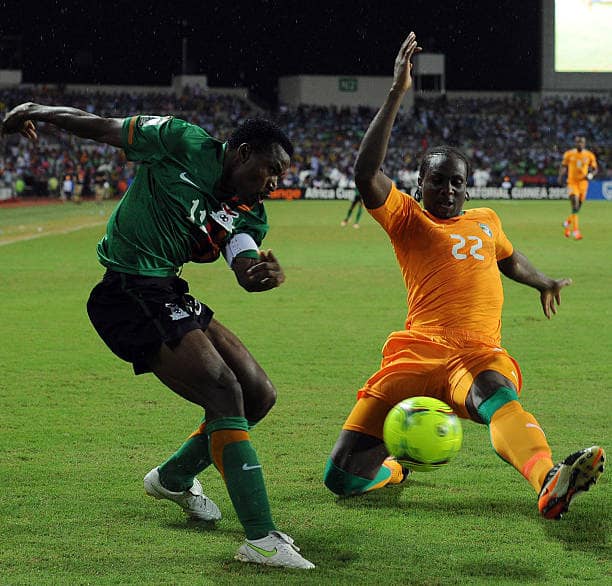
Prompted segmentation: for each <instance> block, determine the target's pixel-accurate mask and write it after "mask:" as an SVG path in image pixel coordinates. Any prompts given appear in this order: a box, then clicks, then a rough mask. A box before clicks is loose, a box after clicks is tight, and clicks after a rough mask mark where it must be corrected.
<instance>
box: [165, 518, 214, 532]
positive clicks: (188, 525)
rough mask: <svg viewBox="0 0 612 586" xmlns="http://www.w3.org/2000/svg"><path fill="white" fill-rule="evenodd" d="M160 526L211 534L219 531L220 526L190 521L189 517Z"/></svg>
mask: <svg viewBox="0 0 612 586" xmlns="http://www.w3.org/2000/svg"><path fill="white" fill-rule="evenodd" d="M159 524H160V526H163V527H167V528H168V529H173V530H176V531H196V532H209V531H218V530H219V524H218V523H215V522H214V521H198V520H196V519H188V518H187V517H185V518H184V519H176V520H172V521H166V522H163V521H162V522H160V523H159Z"/></svg>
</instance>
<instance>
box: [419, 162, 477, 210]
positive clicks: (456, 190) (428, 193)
mask: <svg viewBox="0 0 612 586" xmlns="http://www.w3.org/2000/svg"><path fill="white" fill-rule="evenodd" d="M466 187H467V168H466V164H465V161H463V159H460V158H459V157H456V156H454V155H443V154H440V155H434V156H433V157H431V159H430V161H429V168H428V170H427V172H426V174H425V176H424V177H423V178H422V181H421V189H422V191H423V206H424V207H425V209H426V210H427V211H428V212H429V213H430V214H432V215H434V216H436V217H437V218H441V219H443V220H444V219H448V218H454V217H455V216H458V215H459V214H460V213H461V210H462V208H463V204H464V203H465V190H466Z"/></svg>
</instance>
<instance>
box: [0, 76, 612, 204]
mask: <svg viewBox="0 0 612 586" xmlns="http://www.w3.org/2000/svg"><path fill="white" fill-rule="evenodd" d="M24 101H34V102H38V103H44V104H56V105H71V106H74V107H76V108H80V109H82V110H86V111H89V112H94V113H96V114H98V115H101V116H115V117H121V116H128V115H132V114H137V113H141V114H152V115H175V116H177V117H180V118H183V119H185V120H188V121H190V122H194V123H196V124H199V125H200V126H202V127H203V128H205V129H206V130H207V131H208V132H209V133H211V134H212V135H214V136H216V137H218V138H221V139H227V138H228V136H229V134H230V133H231V132H232V130H233V129H234V128H235V127H236V126H237V124H239V123H240V121H242V120H243V119H244V118H247V117H252V116H265V117H269V118H272V119H274V120H276V121H277V122H278V123H279V124H280V126H281V127H282V128H283V129H285V130H286V131H287V133H288V134H289V136H290V138H291V139H292V141H293V142H294V145H295V155H294V157H293V161H292V165H291V168H290V170H289V172H288V173H287V175H286V176H285V177H284V179H283V185H282V186H283V187H286V188H293V187H301V188H304V187H311V186H314V187H325V188H330V187H351V186H354V183H353V181H352V176H353V163H354V161H355V157H356V154H357V149H358V147H359V143H360V141H361V138H362V136H363V133H364V132H365V129H366V128H367V127H368V124H369V122H370V120H371V119H372V117H373V116H374V114H375V109H373V108H368V107H359V108H336V107H319V106H316V107H315V106H300V107H297V108H294V107H288V106H283V105H281V106H280V107H279V108H278V110H276V111H273V112H268V111H264V110H261V109H260V108H258V107H257V106H255V105H254V104H252V103H251V102H249V101H247V100H245V99H243V98H240V97H236V96H228V95H222V94H212V93H208V92H205V91H199V90H197V89H195V90H193V89H189V88H188V89H187V90H186V91H184V92H183V94H182V95H174V94H159V93H151V94H129V93H114V94H113V93H91V92H87V93H74V92H65V91H64V90H62V89H61V88H58V87H55V86H40V87H36V88H34V89H33V88H27V89H25V88H19V89H10V90H1V91H0V116H1V117H4V114H5V113H6V111H8V109H10V108H12V107H13V106H15V105H17V104H20V103H22V102H24ZM611 101H612V100H611V99H610V98H609V97H607V96H597V97H572V98H570V97H560V96H557V97H543V98H542V99H541V100H539V101H538V104H537V105H533V103H532V101H531V99H530V98H529V96H528V95H524V96H521V95H512V96H510V97H507V98H462V99H453V100H447V99H446V98H445V97H444V96H442V97H437V98H419V97H417V98H415V103H414V108H413V109H411V110H410V111H404V112H402V113H401V114H400V116H399V118H398V123H397V124H396V126H395V128H394V131H393V136H392V139H391V143H390V146H389V151H388V154H387V157H386V161H385V172H386V173H387V174H388V175H389V176H391V177H393V178H394V179H395V181H396V182H397V183H398V185H399V186H400V187H401V188H403V189H404V190H406V191H409V192H410V191H411V190H413V189H414V187H415V186H416V179H417V175H418V164H419V161H420V158H421V156H422V154H423V152H424V151H425V150H426V149H427V147H428V146H433V145H436V144H441V143H446V144H452V145H455V146H458V147H460V148H461V149H463V150H464V151H465V152H466V153H467V154H468V155H469V157H470V158H471V161H472V170H473V173H472V176H471V178H470V184H473V185H477V186H482V187H485V186H501V185H502V184H504V183H506V185H507V184H508V182H509V183H511V184H512V185H514V186H521V185H548V186H556V185H557V175H558V170H559V166H560V163H561V157H562V154H563V152H564V151H565V150H567V149H569V148H572V147H573V137H574V135H575V134H576V133H580V134H584V135H585V136H586V138H587V148H588V149H590V150H592V151H594V152H595V154H596V156H597V158H598V161H599V164H600V171H599V174H598V179H610V178H611V177H612V168H611V167H609V166H608V162H609V161H610V150H611V148H612V145H611V141H612V139H611V138H610V137H611V133H610V128H611V120H610V117H611V115H610V110H611V109H610V105H611ZM39 136H40V138H39V141H38V143H37V144H32V143H29V142H27V141H26V140H25V139H23V138H21V137H19V136H10V137H8V138H7V140H5V141H4V142H3V144H2V150H1V151H0V187H3V186H4V187H10V188H11V189H13V190H14V192H15V195H35V196H49V197H60V198H63V199H74V200H76V201H78V200H79V198H80V197H88V196H95V197H96V198H99V199H103V198H110V197H114V196H117V195H121V194H123V193H124V192H125V190H126V189H127V187H128V186H129V184H130V182H131V181H132V179H133V176H134V173H135V167H134V164H133V163H130V162H127V161H126V160H125V158H124V156H123V153H122V151H121V150H119V149H115V148H112V147H109V146H107V145H100V144H98V143H95V142H92V141H86V140H81V139H79V138H76V137H71V136H68V135H66V134H63V133H59V132H58V131H57V130H56V129H55V128H54V127H53V126H50V125H47V126H45V125H41V126H40V127H39Z"/></svg>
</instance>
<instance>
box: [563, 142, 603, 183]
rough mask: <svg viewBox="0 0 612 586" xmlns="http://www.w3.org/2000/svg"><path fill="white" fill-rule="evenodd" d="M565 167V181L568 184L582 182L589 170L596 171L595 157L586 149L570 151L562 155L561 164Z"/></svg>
mask: <svg viewBox="0 0 612 586" xmlns="http://www.w3.org/2000/svg"><path fill="white" fill-rule="evenodd" d="M561 164H562V165H563V166H565V167H567V180H568V182H570V183H575V182H577V181H584V180H585V179H586V178H587V174H588V172H589V169H593V170H595V169H597V159H596V158H595V155H594V154H593V153H592V152H591V151H588V150H586V149H583V150H582V151H578V150H577V149H571V150H569V151H566V152H565V153H564V154H563V161H562V163H561Z"/></svg>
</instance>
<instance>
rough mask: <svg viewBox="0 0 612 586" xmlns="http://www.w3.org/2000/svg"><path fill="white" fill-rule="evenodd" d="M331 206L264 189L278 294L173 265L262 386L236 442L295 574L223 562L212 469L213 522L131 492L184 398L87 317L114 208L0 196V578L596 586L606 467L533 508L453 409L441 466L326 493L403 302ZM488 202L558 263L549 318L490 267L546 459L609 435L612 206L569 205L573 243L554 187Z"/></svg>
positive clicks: (234, 538) (380, 246)
mask: <svg viewBox="0 0 612 586" xmlns="http://www.w3.org/2000/svg"><path fill="white" fill-rule="evenodd" d="M347 205H348V204H347V203H346V202H310V201H298V202H270V204H269V205H268V213H269V217H270V223H271V226H272V229H271V232H270V235H269V237H268V239H267V242H266V245H267V246H269V247H271V248H273V249H274V251H275V252H276V254H277V256H278V257H279V259H280V261H281V263H282V264H283V266H284V268H285V272H286V274H287V282H286V283H285V284H284V285H283V286H282V287H280V288H279V289H277V290H274V291H271V292H268V293H265V294H248V293H246V292H244V291H243V290H241V289H240V288H239V287H238V286H237V284H236V283H235V279H234V277H233V274H232V273H231V272H230V271H229V270H228V269H227V267H226V266H225V265H224V264H222V263H221V262H218V263H216V264H213V265H187V266H186V267H185V271H184V276H185V277H186V278H187V280H188V281H189V282H190V284H191V289H192V292H193V293H194V294H195V295H196V296H197V297H198V298H200V299H201V300H203V301H205V302H206V303H207V304H209V305H210V306H211V307H212V308H213V309H214V310H215V311H216V316H217V318H218V319H220V320H221V321H222V322H223V323H225V324H226V325H228V326H229V327H230V328H232V329H233V330H234V331H235V332H236V333H237V334H238V335H239V336H240V337H241V338H242V339H243V341H244V342H245V343H246V344H247V346H248V347H249V348H250V350H251V351H252V352H253V354H254V355H255V356H256V357H257V359H258V360H259V362H260V363H261V364H262V365H263V366H264V368H265V369H266V370H267V371H268V373H269V375H270V377H271V379H272V380H273V381H274V382H275V384H276V386H277V388H278V391H279V400H278V403H277V405H276V407H275V408H274V409H273V410H272V412H271V413H270V414H269V416H268V417H267V418H266V419H265V420H264V421H263V422H262V423H261V424H260V425H258V426H257V427H256V428H255V430H254V431H253V432H252V440H253V443H254V445H255V447H256V449H257V451H258V453H259V457H260V459H261V461H262V464H263V465H264V472H265V476H266V480H267V485H268V491H269V495H270V500H271V503H272V508H273V514H274V517H275V520H276V522H277V525H278V527H279V528H280V529H281V530H283V531H286V532H288V533H289V534H290V535H292V536H293V537H294V538H295V540H296V543H297V544H298V545H300V546H301V548H302V551H303V553H304V555H305V556H306V557H307V558H308V559H310V560H312V561H313V562H314V563H315V564H316V565H317V568H316V569H315V570H314V571H312V572H308V573H307V572H300V571H287V570H279V569H275V568H264V567H260V566H255V565H246V564H241V563H240V562H235V561H233V559H232V558H233V554H234V552H235V550H236V549H237V547H238V546H239V544H240V542H241V540H242V529H241V526H240V524H239V522H238V520H237V518H236V515H235V514H234V511H233V509H232V507H231V504H230V501H229V497H228V496H227V493H226V492H225V488H224V485H223V483H222V481H221V479H220V477H219V475H218V474H217V473H216V471H215V470H213V469H209V470H208V471H207V472H206V473H204V474H203V475H202V476H201V478H200V479H201V481H202V483H203V485H204V487H205V491H206V492H207V494H209V496H210V497H211V498H213V499H214V500H215V501H216V502H217V504H219V506H220V508H221V509H222V512H223V514H224V519H223V520H222V521H221V522H220V523H219V524H218V526H217V528H216V529H213V528H210V527H207V526H203V525H198V524H190V523H187V522H185V521H184V520H183V516H182V513H181V511H180V510H179V509H178V507H176V506H175V505H173V504H172V503H169V502H166V501H154V500H153V499H149V498H146V497H145V496H144V494H143V489H142V477H143V476H144V474H145V473H146V472H147V471H148V470H149V469H150V468H151V467H152V466H154V465H156V464H158V463H160V462H161V461H163V460H164V459H165V458H166V457H167V456H168V455H169V454H170V453H171V452H172V451H173V450H174V449H175V448H176V447H178V446H179V445H180V443H181V442H182V441H183V439H184V438H185V437H186V436H187V435H188V434H189V433H190V432H191V431H192V430H193V429H194V428H195V426H196V425H197V423H198V421H199V419H200V412H199V410H198V408H197V407H196V406H194V405H191V404H188V403H187V402H185V401H183V400H182V399H180V398H179V397H177V396H174V395H173V394H172V393H171V392H170V391H168V390H167V389H166V388H165V387H163V386H162V385H161V384H160V383H159V382H157V380H156V379H155V378H154V377H153V376H152V375H145V376H140V377H134V376H133V375H132V374H131V369H130V366H129V365H128V364H125V363H122V362H121V361H120V360H119V359H117V358H115V357H114V356H113V355H112V354H111V353H110V352H109V351H108V350H107V349H106V347H105V346H104V344H103V343H102V342H101V341H100V340H99V338H98V337H97V335H96V334H95V332H94V331H93V329H92V327H91V326H90V324H89V322H88V319H87V316H86V312H85V302H86V299H87V296H88V294H89V290H90V289H91V287H92V286H93V285H94V284H95V283H96V282H97V280H98V279H99V278H100V276H101V274H102V268H101V267H100V266H99V265H98V264H97V261H96V258H95V245H96V242H97V240H98V239H99V237H100V236H101V234H102V232H103V224H104V222H105V220H106V218H107V217H108V214H109V213H110V209H111V207H110V204H105V205H104V206H97V205H96V204H93V203H84V204H82V205H81V206H72V205H70V204H66V205H50V206H42V207H30V208H17V209H6V208H2V207H0V277H1V281H0V292H1V295H2V304H0V324H1V328H2V329H1V331H2V338H1V340H2V341H1V345H0V364H1V365H2V371H3V372H2V377H1V379H0V405H1V408H0V486H1V487H2V490H1V491H0V519H1V521H0V543H1V547H0V584H2V585H21V584H28V585H31V584H52V585H56V584H62V585H63V584H66V585H75V584H95V585H98V584H100V585H104V584H174V585H183V584H184V585H190V586H191V585H193V584H206V585H208V584H210V585H213V584H214V585H219V584H232V585H234V586H235V585H237V584H334V585H335V584H351V585H356V584H428V585H434V584H524V583H530V584H568V585H569V584H578V583H583V582H584V583H586V582H588V583H590V584H609V583H610V580H611V579H612V577H611V569H612V565H611V564H610V545H609V530H610V510H611V508H610V491H609V481H608V478H607V477H606V475H604V476H603V477H602V479H601V481H600V483H599V484H598V485H597V486H596V487H595V488H594V489H593V490H592V492H590V493H588V494H587V495H584V496H583V497H581V498H579V499H577V500H576V501H575V502H574V504H573V505H572V509H571V510H570V512H569V513H568V514H567V515H566V517H565V518H564V520H562V521H560V522H549V521H545V520H543V519H540V518H539V516H538V513H537V507H536V496H535V494H534V493H533V490H532V489H531V487H530V486H529V485H528V483H527V482H526V481H525V480H524V479H523V478H522V477H521V476H520V475H519V474H518V473H517V472H515V471H514V470H513V469H512V468H511V467H509V466H508V465H506V464H504V463H503V462H501V461H500V460H499V458H497V456H496V455H495V453H494V452H493V450H492V449H491V447H490V444H489V439H488V433H487V430H486V428H484V427H481V426H477V425H475V424H472V423H470V422H465V423H464V446H463V448H462V450H461V452H460V453H459V454H458V456H457V457H456V459H455V460H454V461H453V462H452V463H451V464H449V465H448V466H447V467H446V468H443V469H441V470H438V471H436V472H431V473H421V474H414V476H413V477H412V478H410V479H409V480H408V481H407V482H406V483H405V484H404V485H402V486H401V487H393V488H388V489H384V490H381V491H377V492H375V493H372V494H370V495H366V496H364V497H360V498H353V499H341V500H338V499H336V498H335V497H334V496H333V495H332V494H331V493H329V492H328V491H327V490H326V489H325V487H324V486H323V484H322V474H323V467H324V464H325V461H326V459H327V456H328V454H329V451H330V450H331V447H332V445H333V444H334V442H335V440H336V437H337V434H338V432H339V430H340V427H341V425H342V423H343V421H344V419H345V417H346V415H347V414H348V412H349V410H350V408H351V407H352V405H353V403H354V399H355V391H356V389H358V388H359V387H360V385H361V384H362V383H363V381H364V380H365V378H367V377H368V376H369V375H370V374H371V373H372V372H373V371H374V370H375V369H376V368H377V366H378V362H379V355H380V348H381V346H382V344H383V342H384V340H385V337H386V335H387V334H388V332H389V331H391V330H393V329H399V328H401V327H402V324H403V320H404V317H405V292H404V290H403V285H402V281H401V277H400V273H399V270H398V268H397V265H396V263H395V259H394V256H393V252H392V250H391V247H390V245H389V243H388V240H387V238H386V236H385V234H384V233H383V232H382V230H381V229H380V228H379V227H378V226H377V225H376V224H375V223H374V222H373V221H372V220H371V218H369V217H367V216H365V215H364V219H363V221H362V226H361V228H360V229H359V230H355V229H353V228H352V227H350V226H349V227H346V228H341V227H340V220H341V219H342V217H343V216H344V213H345V211H346V207H347ZM470 205H479V204H478V203H477V202H471V203H470ZM486 205H489V206H491V207H493V208H495V209H496V210H497V211H498V213H499V214H500V216H501V218H502V221H503V223H504V227H505V229H506V232H507V234H508V236H509V237H510V239H511V240H512V241H513V243H514V244H515V246H516V247H517V248H518V249H520V250H521V251H522V252H524V253H525V254H527V256H528V257H529V258H530V259H531V260H532V261H533V262H534V264H536V266H538V267H539V268H540V269H542V270H543V271H544V272H546V273H547V274H550V275H552V276H557V277H561V276H570V277H572V278H573V279H574V284H573V285H572V286H571V287H568V288H566V289H565V290H564V291H563V299H562V305H561V308H560V311H559V314H558V315H557V316H555V317H554V318H553V319H552V320H551V321H547V320H546V319H545V318H544V316H543V314H542V312H541V309H540V304H539V296H538V294H537V292H536V291H534V290H531V289H528V288H526V287H523V286H520V285H517V284H515V283H512V282H509V281H508V280H504V286H505V291H506V305H505V313H504V328H503V336H504V345H505V346H506V347H507V348H508V349H509V350H510V352H511V353H512V354H513V355H514V356H515V357H516V358H517V360H518V361H519V363H520V365H521V368H522V370H523V375H524V379H525V386H524V389H523V404H524V405H525V407H526V408H527V409H528V410H530V411H532V412H533V413H534V414H535V415H536V417H537V418H538V420H539V422H540V423H541V424H542V426H543V427H544V429H545V430H546V432H547V436H548V439H549V442H550V444H551V446H552V448H553V452H554V454H555V458H556V459H561V458H563V457H565V456H566V455H567V454H568V453H570V452H572V451H574V450H576V449H578V448H581V447H585V446H589V445H592V444H594V443H599V444H601V445H603V446H604V447H607V448H608V451H609V452H612V445H611V443H610V434H609V414H610V412H611V411H612V400H611V398H610V381H611V380H612V377H611V373H612V366H611V361H610V357H611V356H612V334H611V333H610V323H611V320H610V315H611V312H612V310H611V308H610V290H612V271H611V270H610V266H611V264H610V259H609V256H610V250H611V248H612V236H611V231H610V226H612V205H611V204H610V203H608V202H589V201H587V202H586V204H585V206H584V208H583V210H582V211H581V213H580V219H581V227H582V229H583V233H584V236H585V238H584V240H583V241H581V242H574V241H569V240H566V239H565V238H563V236H562V228H561V221H562V220H563V218H564V217H565V215H566V214H567V212H568V209H569V204H568V203H567V202H566V201H563V202H557V201H547V202H487V204H486ZM611 455H612V454H611ZM607 474H608V475H609V472H608V473H607Z"/></svg>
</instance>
